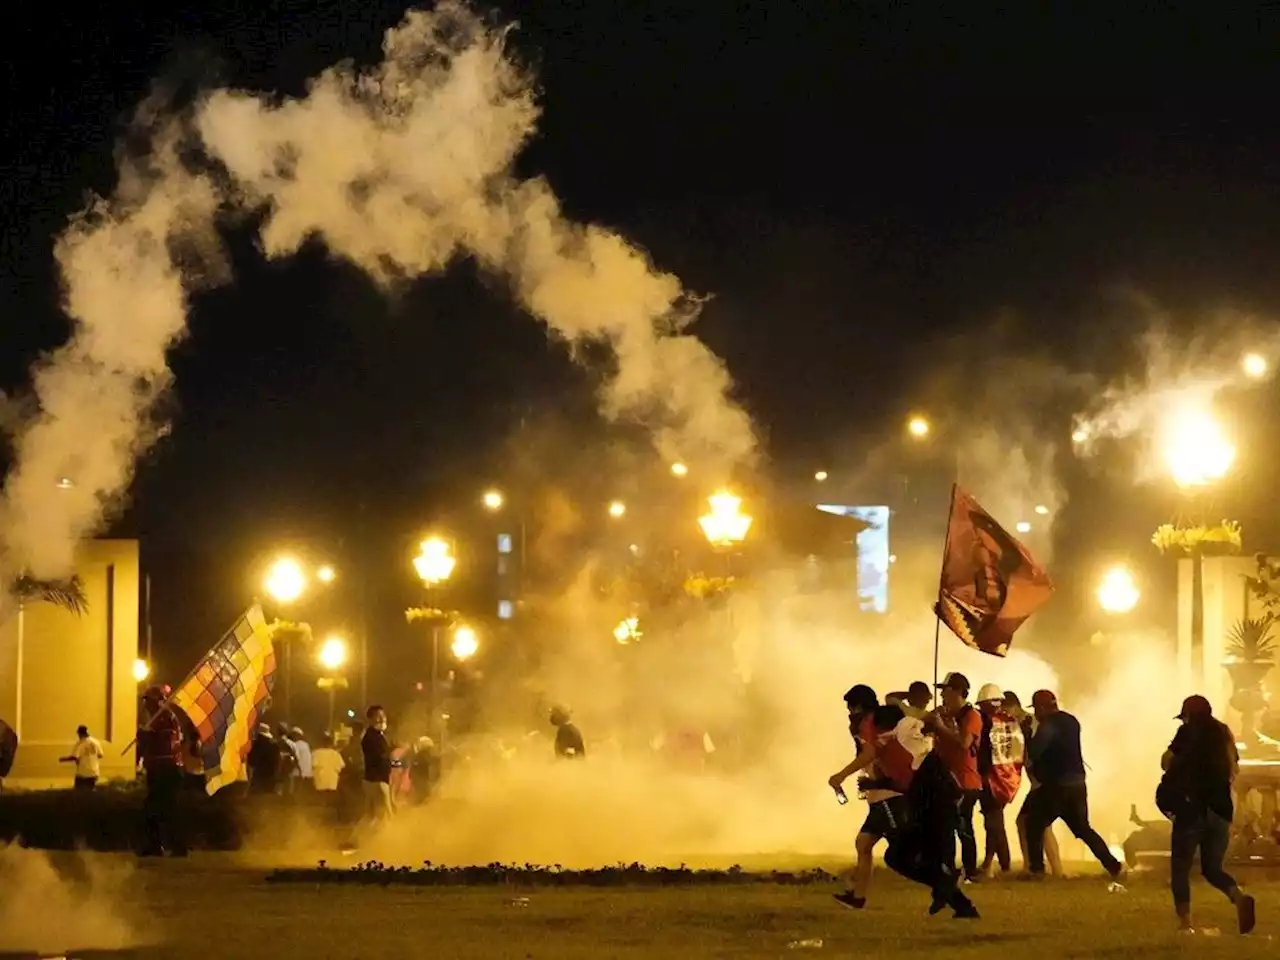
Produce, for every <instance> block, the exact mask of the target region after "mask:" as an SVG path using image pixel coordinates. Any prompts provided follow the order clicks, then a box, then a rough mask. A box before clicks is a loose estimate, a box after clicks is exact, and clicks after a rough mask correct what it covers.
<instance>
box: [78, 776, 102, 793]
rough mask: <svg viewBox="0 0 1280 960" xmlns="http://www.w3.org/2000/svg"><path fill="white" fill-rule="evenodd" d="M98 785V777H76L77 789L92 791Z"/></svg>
mask: <svg viewBox="0 0 1280 960" xmlns="http://www.w3.org/2000/svg"><path fill="white" fill-rule="evenodd" d="M97 784H98V778H97V777H76V784H75V789H77V790H92V789H93V788H94V787H95V786H97Z"/></svg>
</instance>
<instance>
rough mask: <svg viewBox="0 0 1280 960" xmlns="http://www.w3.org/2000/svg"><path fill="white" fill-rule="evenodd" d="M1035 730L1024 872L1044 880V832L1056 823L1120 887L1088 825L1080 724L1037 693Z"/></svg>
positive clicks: (1117, 870) (1114, 863)
mask: <svg viewBox="0 0 1280 960" xmlns="http://www.w3.org/2000/svg"><path fill="white" fill-rule="evenodd" d="M1031 708H1032V710H1033V711H1034V712H1035V717H1036V721H1037V723H1038V726H1037V727H1036V732H1035V734H1034V735H1033V736H1032V737H1031V742H1030V743H1028V744H1027V756H1028V758H1029V760H1030V763H1031V769H1032V770H1034V771H1035V775H1036V779H1037V780H1038V781H1039V782H1040V786H1039V787H1038V788H1037V789H1035V790H1033V791H1031V793H1030V794H1028V796H1027V801H1026V813H1027V860H1028V863H1027V869H1028V870H1029V871H1030V872H1031V875H1032V876H1033V877H1043V876H1044V832H1045V829H1046V828H1047V827H1050V826H1052V825H1053V823H1054V822H1055V821H1057V820H1061V821H1062V822H1063V823H1065V824H1066V825H1067V828H1068V829H1069V830H1070V831H1071V832H1072V833H1073V834H1075V836H1076V838H1077V839H1079V840H1083V841H1084V843H1085V846H1087V847H1088V848H1089V851H1090V852H1091V853H1092V854H1093V855H1094V856H1095V857H1097V858H1098V862H1099V863H1101V864H1102V866H1103V867H1104V868H1105V869H1106V871H1107V873H1108V874H1110V875H1111V879H1112V881H1113V882H1114V883H1117V884H1118V883H1119V881H1120V880H1121V879H1122V877H1123V874H1124V868H1123V867H1122V866H1121V865H1120V861H1119V860H1117V859H1116V858H1115V857H1114V856H1113V855H1112V853H1111V851H1110V849H1108V847H1107V844H1106V842H1105V841H1104V840H1103V839H1102V837H1100V836H1098V831H1096V830H1094V829H1093V827H1092V826H1090V824H1089V790H1088V787H1087V786H1085V774H1084V755H1083V753H1082V752H1081V750H1080V721H1079V720H1077V719H1076V718H1075V717H1073V716H1072V715H1071V714H1069V713H1067V712H1066V711H1065V710H1062V709H1061V708H1059V706H1058V698H1057V696H1056V695H1055V694H1054V693H1053V691H1051V690H1037V691H1036V693H1035V696H1033V697H1032V698H1031Z"/></svg>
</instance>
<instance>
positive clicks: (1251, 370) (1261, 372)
mask: <svg viewBox="0 0 1280 960" xmlns="http://www.w3.org/2000/svg"><path fill="white" fill-rule="evenodd" d="M1267 367H1268V364H1267V358H1266V357H1264V356H1263V355H1262V354H1260V353H1246V354H1245V355H1244V356H1243V357H1241V358H1240V369H1241V370H1243V371H1244V375H1245V376H1246V377H1248V378H1249V379H1250V380H1261V379H1262V378H1263V377H1265V376H1266V375H1267Z"/></svg>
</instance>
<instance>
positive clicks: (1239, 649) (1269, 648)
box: [1227, 615, 1276, 663]
mask: <svg viewBox="0 0 1280 960" xmlns="http://www.w3.org/2000/svg"><path fill="white" fill-rule="evenodd" d="M1274 623H1275V620H1274V619H1273V618H1272V617H1271V616H1270V615H1267V616H1263V617H1256V618H1254V617H1245V618H1244V619H1242V620H1237V621H1236V622H1235V624H1234V625H1233V626H1232V627H1231V631H1230V633H1228V634H1227V648H1228V650H1229V651H1230V654H1231V658H1232V659H1233V660H1234V661H1236V662H1237V663H1271V662H1273V661H1274V659H1275V653H1276V641H1275V638H1274V637H1272V636H1271V627H1272V625H1273V624H1274Z"/></svg>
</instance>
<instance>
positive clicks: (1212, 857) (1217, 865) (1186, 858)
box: [1169, 810, 1236, 916]
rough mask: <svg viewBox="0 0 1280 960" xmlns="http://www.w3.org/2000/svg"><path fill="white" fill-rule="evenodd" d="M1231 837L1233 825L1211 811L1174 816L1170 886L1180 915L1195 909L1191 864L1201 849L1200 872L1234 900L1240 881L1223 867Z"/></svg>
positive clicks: (1174, 903) (1170, 858)
mask: <svg viewBox="0 0 1280 960" xmlns="http://www.w3.org/2000/svg"><path fill="white" fill-rule="evenodd" d="M1230 839H1231V824H1230V823H1228V822H1227V821H1226V820H1224V819H1223V818H1222V817H1220V816H1218V815H1217V814H1216V813H1214V812H1213V811H1211V810H1207V811H1205V812H1204V813H1200V814H1192V815H1186V814H1183V815H1181V816H1178V817H1176V818H1174V821H1173V843H1172V846H1171V848H1170V857H1169V886H1170V887H1171V888H1172V889H1173V905H1174V906H1175V907H1176V908H1177V910H1178V913H1179V915H1183V916H1185V915H1186V914H1187V913H1189V912H1190V910H1191V865H1192V862H1193V861H1194V860H1195V858H1196V849H1197V848H1199V850H1200V873H1201V874H1203V876H1204V878H1205V880H1207V881H1208V882H1209V883H1210V884H1211V885H1212V886H1215V887H1217V888H1218V889H1219V890H1221V891H1222V892H1223V893H1225V894H1226V895H1227V896H1228V897H1229V898H1231V899H1234V896H1233V894H1234V893H1235V890H1236V882H1235V880H1234V878H1232V876H1231V875H1230V874H1229V873H1227V872H1226V871H1225V870H1223V869H1222V861H1223V860H1224V859H1225V858H1226V856H1227V844H1228V842H1229V841H1230Z"/></svg>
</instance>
